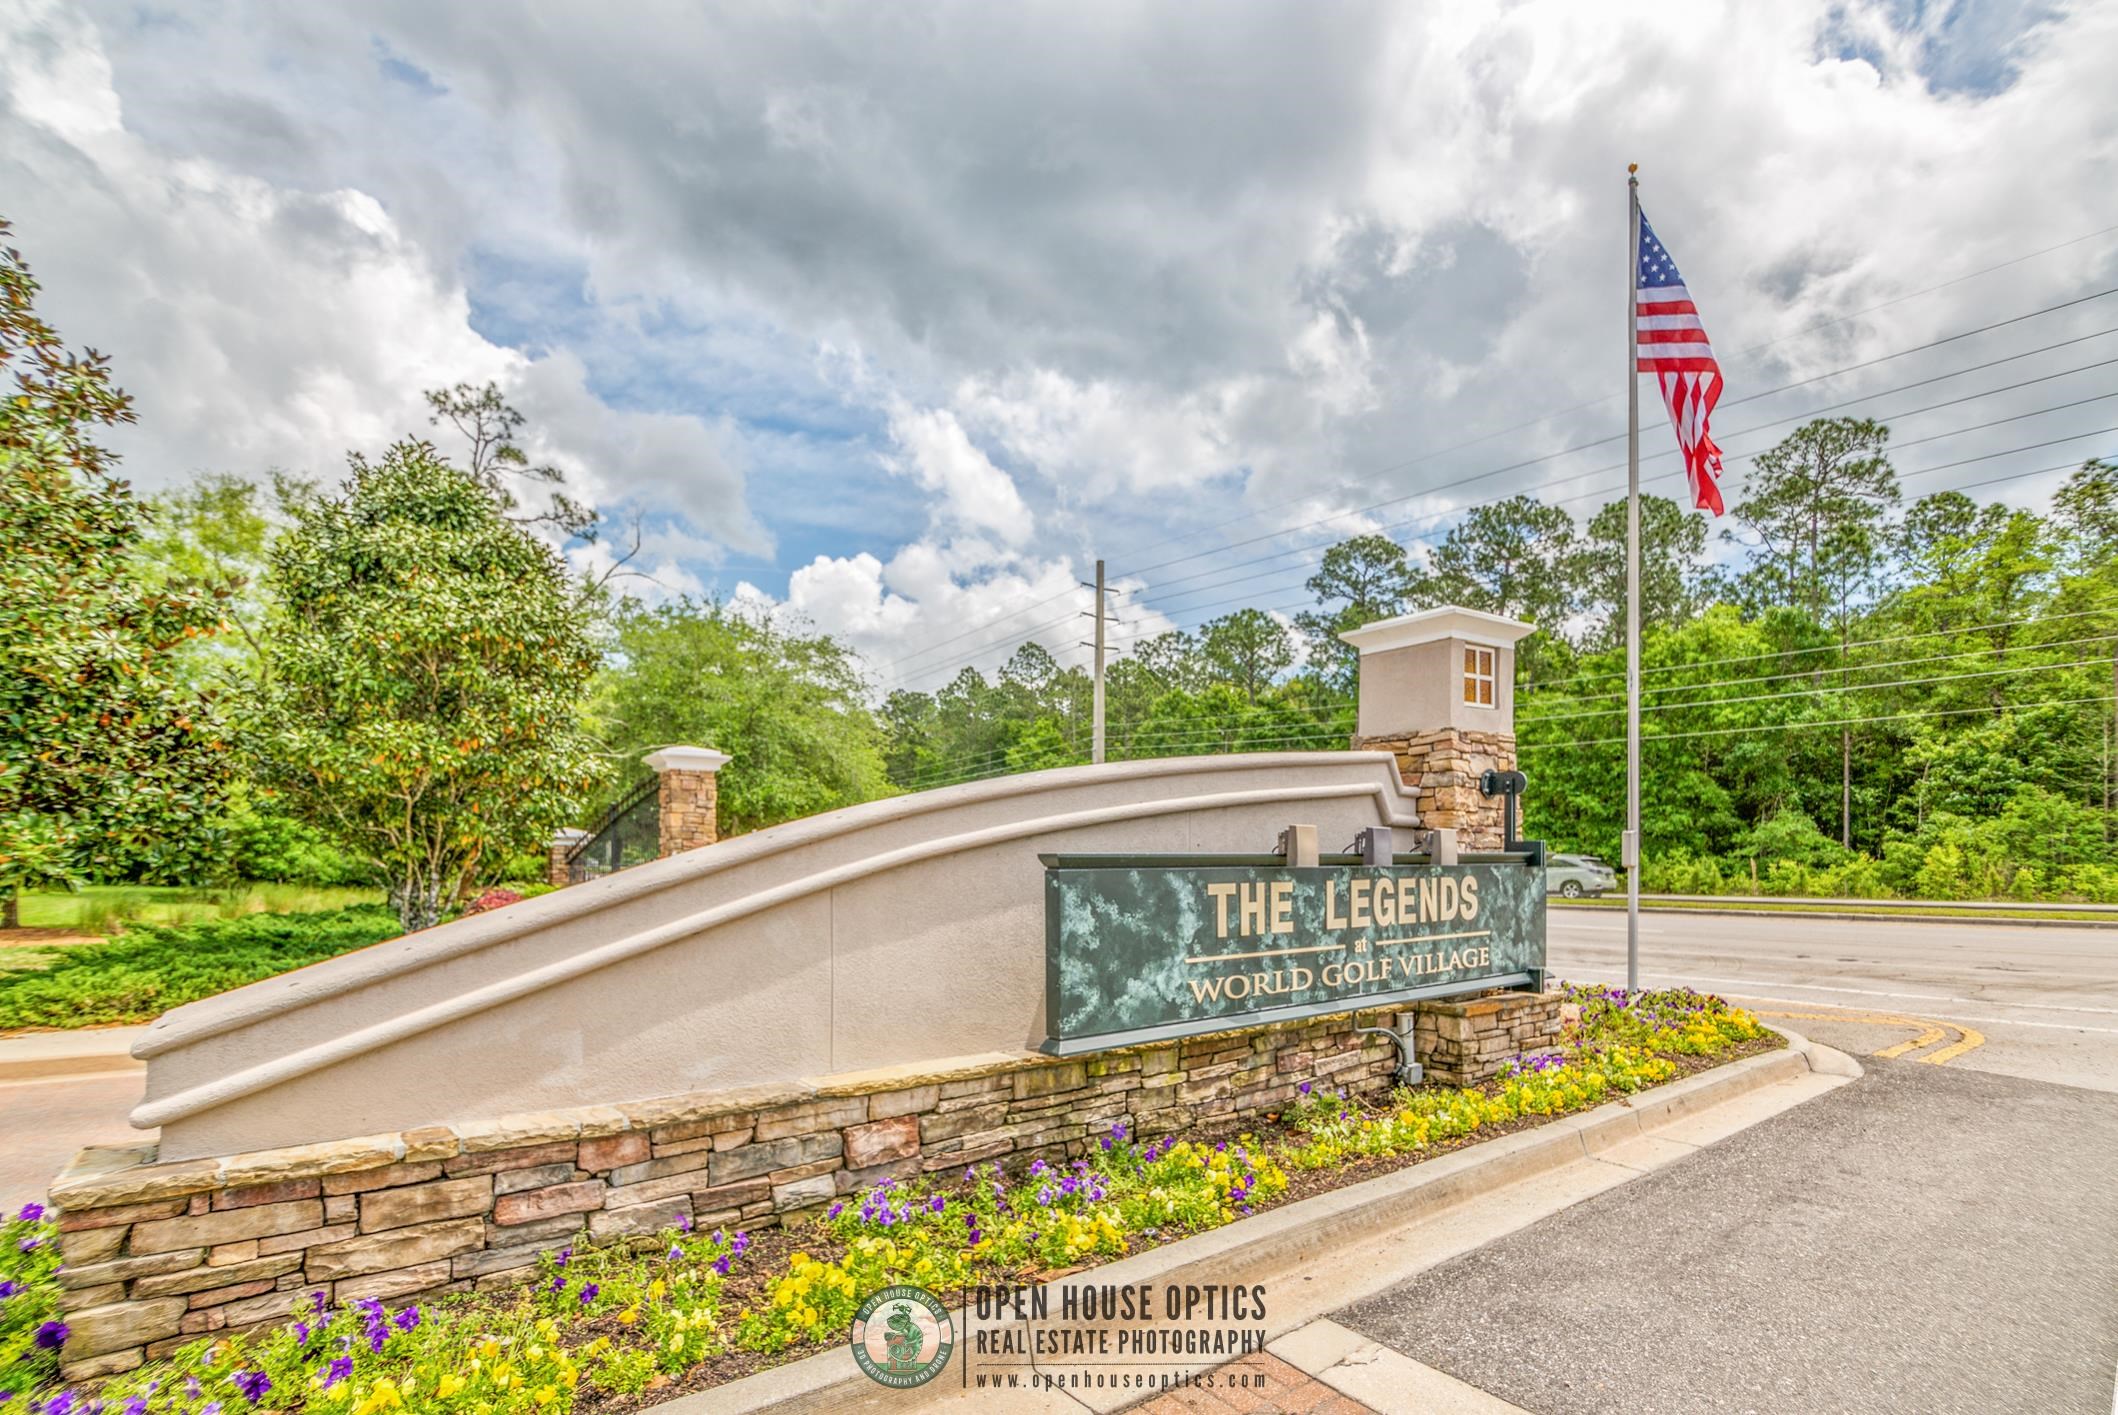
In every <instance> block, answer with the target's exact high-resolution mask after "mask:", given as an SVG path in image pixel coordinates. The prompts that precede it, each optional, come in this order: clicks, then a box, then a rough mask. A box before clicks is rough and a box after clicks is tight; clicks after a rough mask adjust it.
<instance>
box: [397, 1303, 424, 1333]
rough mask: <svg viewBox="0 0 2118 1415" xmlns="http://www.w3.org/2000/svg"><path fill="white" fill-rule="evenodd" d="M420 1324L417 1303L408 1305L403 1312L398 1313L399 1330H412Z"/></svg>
mask: <svg viewBox="0 0 2118 1415" xmlns="http://www.w3.org/2000/svg"><path fill="white" fill-rule="evenodd" d="M418 1325H419V1308H418V1307H417V1306H416V1305H415V1306H411V1307H407V1308H405V1309H404V1310H403V1311H402V1312H399V1313H398V1314H397V1322H396V1326H397V1329H398V1330H399V1331H410V1330H411V1329H412V1328H414V1327H416V1326H418Z"/></svg>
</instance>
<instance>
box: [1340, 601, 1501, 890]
mask: <svg viewBox="0 0 2118 1415" xmlns="http://www.w3.org/2000/svg"><path fill="white" fill-rule="evenodd" d="M1535 632H1536V626H1535V625H1531V624H1525V623H1523V622H1521V621H1520V620H1517V619H1504V618H1502V617H1501V616H1500V615H1498V614H1485V613H1482V612H1480V611H1479V610H1475V609H1458V608H1455V607H1454V606H1444V607H1443V608H1440V609H1425V610H1421V611H1420V612H1419V613H1417V614H1401V615H1399V616H1398V617H1397V618H1395V619H1379V620H1377V621H1376V622H1375V623H1373V624H1363V625H1362V626H1361V627H1360V628H1358V629H1349V630H1347V631H1346V632H1345V633H1343V634H1341V635H1339V637H1340V638H1342V639H1344V640H1345V641H1346V642H1347V643H1349V644H1351V645H1353V646H1354V647H1355V648H1356V649H1359V650H1360V656H1361V657H1360V710H1359V716H1358V720H1357V722H1356V724H1355V728H1354V737H1353V747H1354V750H1356V751H1377V752H1389V753H1390V754H1391V755H1393V756H1395V757H1396V758H1397V769H1398V772H1399V774H1400V775H1402V776H1403V777H1404V782H1405V785H1406V786H1407V787H1408V788H1410V789H1411V790H1412V791H1413V792H1414V793H1415V794H1416V797H1417V799H1418V802H1419V819H1420V824H1422V825H1423V826H1426V827H1428V828H1429V829H1443V830H1454V831H1455V832H1456V834H1457V843H1458V844H1459V845H1460V846H1461V847H1462V848H1463V849H1465V850H1498V849H1500V848H1501V845H1502V843H1503V842H1502V840H1501V834H1502V829H1501V803H1500V801H1499V799H1498V798H1497V797H1496V798H1492V799H1488V798H1487V797H1485V796H1484V795H1482V794H1481V793H1480V792H1479V789H1478V779H1479V777H1480V776H1482V775H1484V774H1485V773H1486V772H1488V771H1496V770H1497V771H1513V770H1514V769H1515V645H1516V643H1517V642H1518V641H1520V640H1521V639H1523V638H1524V637H1526V636H1527V635H1530V634H1533V633H1535Z"/></svg>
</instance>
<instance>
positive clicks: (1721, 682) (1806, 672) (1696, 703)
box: [1516, 611, 2118, 722]
mask: <svg viewBox="0 0 2118 1415" xmlns="http://www.w3.org/2000/svg"><path fill="white" fill-rule="evenodd" d="M2097 612H2098V613H2102V612H2105V611H2097ZM2111 639H2118V634H2096V635H2091V636H2089V637H2087V638H2080V639H2045V640H2043V641H2041V642H2038V643H2033V644H2014V645H2010V646H2009V647H2008V648H2007V649H2005V650H1998V649H1995V648H1993V647H1992V646H1991V645H1987V646H1986V647H1984V648H1976V649H1965V650H1963V651H1962V652H1961V653H1937V654H1928V655H1927V656H1925V657H1923V658H1893V659H1887V660H1885V661H1884V662H1881V663H1840V664H1833V665H1829V666H1824V665H1819V666H1817V667H1815V668H1797V669H1795V670H1794V671H1793V672H1791V673H1768V674H1764V675H1761V676H1759V677H1755V678H1721V679H1717V680H1715V681H1714V682H1711V683H1671V684H1668V685H1667V686H1665V687H1661V688H1650V689H1648V690H1647V691H1648V692H1649V693H1690V692H1703V691H1705V690H1707V689H1709V688H1734V687H1747V686H1749V685H1750V684H1753V683H1778V682H1784V681H1785V680H1787V679H1790V678H1813V677H1815V676H1816V675H1817V674H1819V673H1872V672H1874V671H1876V670H1877V669H1881V668H1908V667H1910V666H1912V665H1913V664H1916V663H1946V662H1948V661H1949V660H1951V659H1957V658H1982V657H1985V656H1987V655H1989V654H1993V653H1999V652H2007V653H2025V654H2026V653H2035V652H2037V651H2038V650H2040V649H2054V648H2072V647H2074V646H2076V645H2080V644H2098V643H2104V642H2106V641H2108V640H2111ZM1837 649H1838V646H1837V645H1836V644H1833V645H1830V646H1829V647H1828V648H1821V649H1818V650H1816V652H1819V653H1835V652H1837ZM1700 666H1701V667H1704V666H1705V665H1700ZM1870 686H1881V685H1870ZM1521 691H1522V690H1521V688H1520V687H1518V688H1517V689H1516V692H1517V693H1520V692H1521ZM1624 696H1625V694H1623V693H1568V694H1566V695H1565V698H1564V701H1566V702H1569V703H1594V702H1607V701H1609V700H1610V699H1612V698H1622V697H1624ZM1724 701H1740V699H1722V698H1694V699H1688V700H1686V701H1684V702H1679V703H1672V704H1670V706H1671V707H1712V706H1714V705H1715V704H1717V703H1720V702H1724ZM1613 711H1616V709H1613ZM1535 720H1536V721H1538V722H1554V721H1557V718H1556V717H1551V716H1541V717H1538V718H1537V719H1535Z"/></svg>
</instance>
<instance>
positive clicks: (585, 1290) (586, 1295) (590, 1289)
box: [581, 1282, 603, 1307]
mask: <svg viewBox="0 0 2118 1415" xmlns="http://www.w3.org/2000/svg"><path fill="white" fill-rule="evenodd" d="M602 1290H603V1289H602V1288H600V1287H598V1286H597V1285H596V1284H595V1283H592V1282H591V1283H587V1284H585V1285H583V1287H582V1288H581V1305H582V1306H584V1307H586V1306H587V1305H588V1304H589V1303H591V1302H593V1301H595V1300H596V1294H597V1293H598V1292H601V1291H602Z"/></svg>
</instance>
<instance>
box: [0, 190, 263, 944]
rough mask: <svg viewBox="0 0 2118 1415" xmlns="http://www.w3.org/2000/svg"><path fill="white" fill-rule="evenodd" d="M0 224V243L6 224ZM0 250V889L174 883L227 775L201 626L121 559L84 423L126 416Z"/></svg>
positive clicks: (100, 367) (105, 376)
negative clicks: (104, 878)
mask: <svg viewBox="0 0 2118 1415" xmlns="http://www.w3.org/2000/svg"><path fill="white" fill-rule="evenodd" d="M7 229H8V228H7V224H6V223H5V222H0V235H4V234H5V233H6V231H7ZM36 291H37V283H36V281H35V280H33V279H32V278H31V277H30V273H29V269H28V267H27V266H25V265H24V264H23V262H22V258H21V256H20V255H19V254H18V253H17V252H15V251H14V250H12V249H9V250H5V251H0V372H4V373H5V374H6V375H8V376H9V382H10V384H11V385H12V386H11V387H8V388H6V389H5V390H4V394H0V898H4V907H0V914H4V920H0V921H4V922H5V923H6V924H7V925H10V926H11V925H13V924H14V923H15V909H16V906H15V900H16V896H17V894H18V892H19V891H20V890H21V889H22V888H23V887H25V886H34V885H39V884H44V885H54V884H56V885H62V886H70V885H72V884H74V883H77V882H78V881H80V880H81V879H82V878H83V877H85V876H88V875H94V874H115V873H121V872H122V873H127V874H145V875H147V876H149V877H151V878H152V877H160V878H182V877H184V876H185V875H186V874H187V873H189V872H190V871H191V870H192V869H193V868H194V867H195V866H197V865H198V864H199V862H200V856H201V853H202V849H203V847H204V845H205V842H206V838H207V836H208V834H209V831H208V828H207V823H208V822H209V821H210V820H211V819H212V817H213V814H214V811H215V809H216V807H217V805H218V802H219V796H220V788H221V785H222V783H223V780H224V778H225V776H226V760H227V753H226V747H225V744H224V741H223V738H222V733H221V728H220V726H219V724H218V722H217V720H216V717H215V714H214V710H213V705H212V704H211V702H210V701H208V700H207V699H206V698H205V697H203V696H202V695H200V694H198V693H197V692H195V691H193V690H191V689H190V688H188V687H187V686H186V682H185V676H184V674H183V673H181V672H180V671H179V669H180V665H179V658H180V656H179V654H178V652H177V650H178V649H179V647H180V646H181V645H183V644H184V643H185V642H186V641H188V640H191V639H194V638H196V637H197V636H199V635H202V634H210V633H213V632H215V631H216V630H217V629H218V628H219V627H220V623H221V612H220V609H219V607H218V601H217V598H216V595H215V593H214V592H213V591H211V590H209V589H206V588H204V587H201V586H199V585H197V584H193V583H188V582H183V581H170V582H167V583H163V584H160V585H149V584H147V583H144V582H143V581H142V580H141V579H140V578H139V577H138V576H137V575H136V574H135V573H134V569H133V558H132V554H131V552H132V550H133V547H134V546H135V544H136V543H137V542H138V540H139V536H140V521H141V509H140V503H139V502H138V500H137V499H136V498H134V496H133V495H132V493H131V491H130V490H129V489H128V488H127V487H126V485H125V483H124V482H122V481H119V480H118V479H117V478H116V477H115V476H114V475H113V474H112V465H113V461H114V459H113V458H112V457H111V455H110V454H109V453H108V452H106V451H104V450H103V449H102V448H101V447H100V446H98V445H97V444H96V442H95V440H94V438H93V436H92V435H91V430H92V429H94V428H95V427H98V426H109V425H112V424H116V423H122V422H130V421H132V412H131V409H130V406H129V400H128V399H127V398H126V396H125V394H123V393H122V392H120V391H119V390H117V389H116V388H114V387H112V386H111V384H110V375H109V372H108V370H107V369H106V368H105V366H104V361H103V359H102V358H101V357H99V356H98V355H96V354H95V353H94V352H92V351H91V352H89V353H87V354H85V355H82V356H76V355H73V354H71V353H69V352H67V351H66V349H65V348H64V347H63V346H62V345H61V344H60V342H59V338H58V335H57V333H56V332H55V331H54V330H53V329H52V328H51V327H50V326H49V325H47V324H45V323H43V322H42V321H41V320H39V319H38V318H37V316H36V314H35V311H34V308H33V302H34V297H35V295H36Z"/></svg>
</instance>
